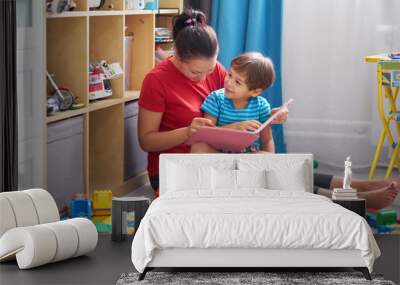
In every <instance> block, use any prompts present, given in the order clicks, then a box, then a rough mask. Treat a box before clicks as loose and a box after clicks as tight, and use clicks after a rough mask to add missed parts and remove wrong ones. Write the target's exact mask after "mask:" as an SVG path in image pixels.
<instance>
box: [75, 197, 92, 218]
mask: <svg viewBox="0 0 400 285" xmlns="http://www.w3.org/2000/svg"><path fill="white" fill-rule="evenodd" d="M70 217H71V218H77V217H84V218H88V219H90V218H91V217H92V202H91V201H90V200H89V199H86V198H85V196H84V195H83V194H82V193H79V194H77V195H76V197H75V198H73V199H72V200H71V203H70Z"/></svg>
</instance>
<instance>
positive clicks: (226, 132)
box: [185, 99, 293, 152]
mask: <svg viewBox="0 0 400 285" xmlns="http://www.w3.org/2000/svg"><path fill="white" fill-rule="evenodd" d="M292 102H293V99H290V100H288V101H287V102H286V103H285V104H284V105H283V106H282V108H280V109H279V110H278V111H277V112H276V113H275V114H273V115H272V116H270V117H269V119H268V120H267V121H265V122H264V123H263V124H262V125H261V126H260V127H259V128H258V129H257V130H255V131H240V130H235V129H228V128H221V127H201V128H199V129H198V130H197V131H196V132H195V133H194V134H193V135H192V136H191V137H190V138H189V139H188V140H187V141H186V142H185V144H187V145H192V144H194V143H197V142H205V143H207V144H209V145H210V146H212V147H213V148H215V149H220V150H226V151H234V152H240V151H242V150H244V149H246V148H247V147H249V146H251V145H252V144H253V143H254V142H255V141H256V140H258V139H259V138H260V133H261V131H262V130H263V129H264V128H265V127H267V126H268V125H270V124H271V123H272V122H273V121H274V120H275V119H276V118H277V117H278V116H279V115H281V114H282V113H283V112H285V109H286V108H287V107H288V105H289V104H290V103H292Z"/></svg>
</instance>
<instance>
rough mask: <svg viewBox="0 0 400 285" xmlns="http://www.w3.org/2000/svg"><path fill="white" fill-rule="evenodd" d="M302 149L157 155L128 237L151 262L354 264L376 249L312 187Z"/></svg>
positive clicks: (146, 263) (358, 223) (146, 265)
mask: <svg viewBox="0 0 400 285" xmlns="http://www.w3.org/2000/svg"><path fill="white" fill-rule="evenodd" d="M312 176H313V175H312V156H311V155H309V154H284V155H283V154H282V155H271V154H262V155H255V154H213V155H210V154H201V155H199V154H196V155H195V154H165V155H162V156H161V158H160V198H158V199H156V200H155V201H154V202H153V203H152V205H151V206H150V208H149V210H148V211H147V213H146V215H145V217H144V218H143V220H142V222H141V224H140V226H139V228H138V231H137V233H136V235H135V238H134V240H133V243H132V262H133V264H134V266H135V267H136V269H137V270H138V271H139V272H141V273H142V274H141V276H140V279H143V278H144V276H145V274H146V271H148V270H150V269H152V268H155V267H168V268H170V267H238V268H243V267H354V268H357V269H361V271H363V273H364V275H365V277H366V278H370V275H369V272H371V271H372V267H373V263H374V260H375V259H376V258H377V257H378V256H379V255H380V251H379V248H378V246H377V244H376V242H375V239H374V238H373V235H372V233H371V230H370V228H369V226H368V224H367V223H366V221H365V220H364V219H363V218H362V217H360V216H358V215H357V214H355V213H353V212H351V211H348V210H346V209H344V208H342V207H341V206H339V205H337V204H334V203H332V202H331V201H330V200H329V199H327V198H325V197H322V196H319V195H314V194H312V186H313V181H312Z"/></svg>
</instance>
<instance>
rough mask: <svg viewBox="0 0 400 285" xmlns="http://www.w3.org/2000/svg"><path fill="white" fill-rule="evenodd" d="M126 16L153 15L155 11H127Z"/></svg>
mask: <svg viewBox="0 0 400 285" xmlns="http://www.w3.org/2000/svg"><path fill="white" fill-rule="evenodd" d="M124 14H125V15H128V16H129V15H152V14H154V11H153V10H125V11H124Z"/></svg>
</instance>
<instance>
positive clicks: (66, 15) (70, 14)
mask: <svg viewBox="0 0 400 285" xmlns="http://www.w3.org/2000/svg"><path fill="white" fill-rule="evenodd" d="M87 15H88V12H86V11H72V12H68V11H67V12H62V13H47V14H46V18H47V19H57V18H73V17H86V16H87Z"/></svg>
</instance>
